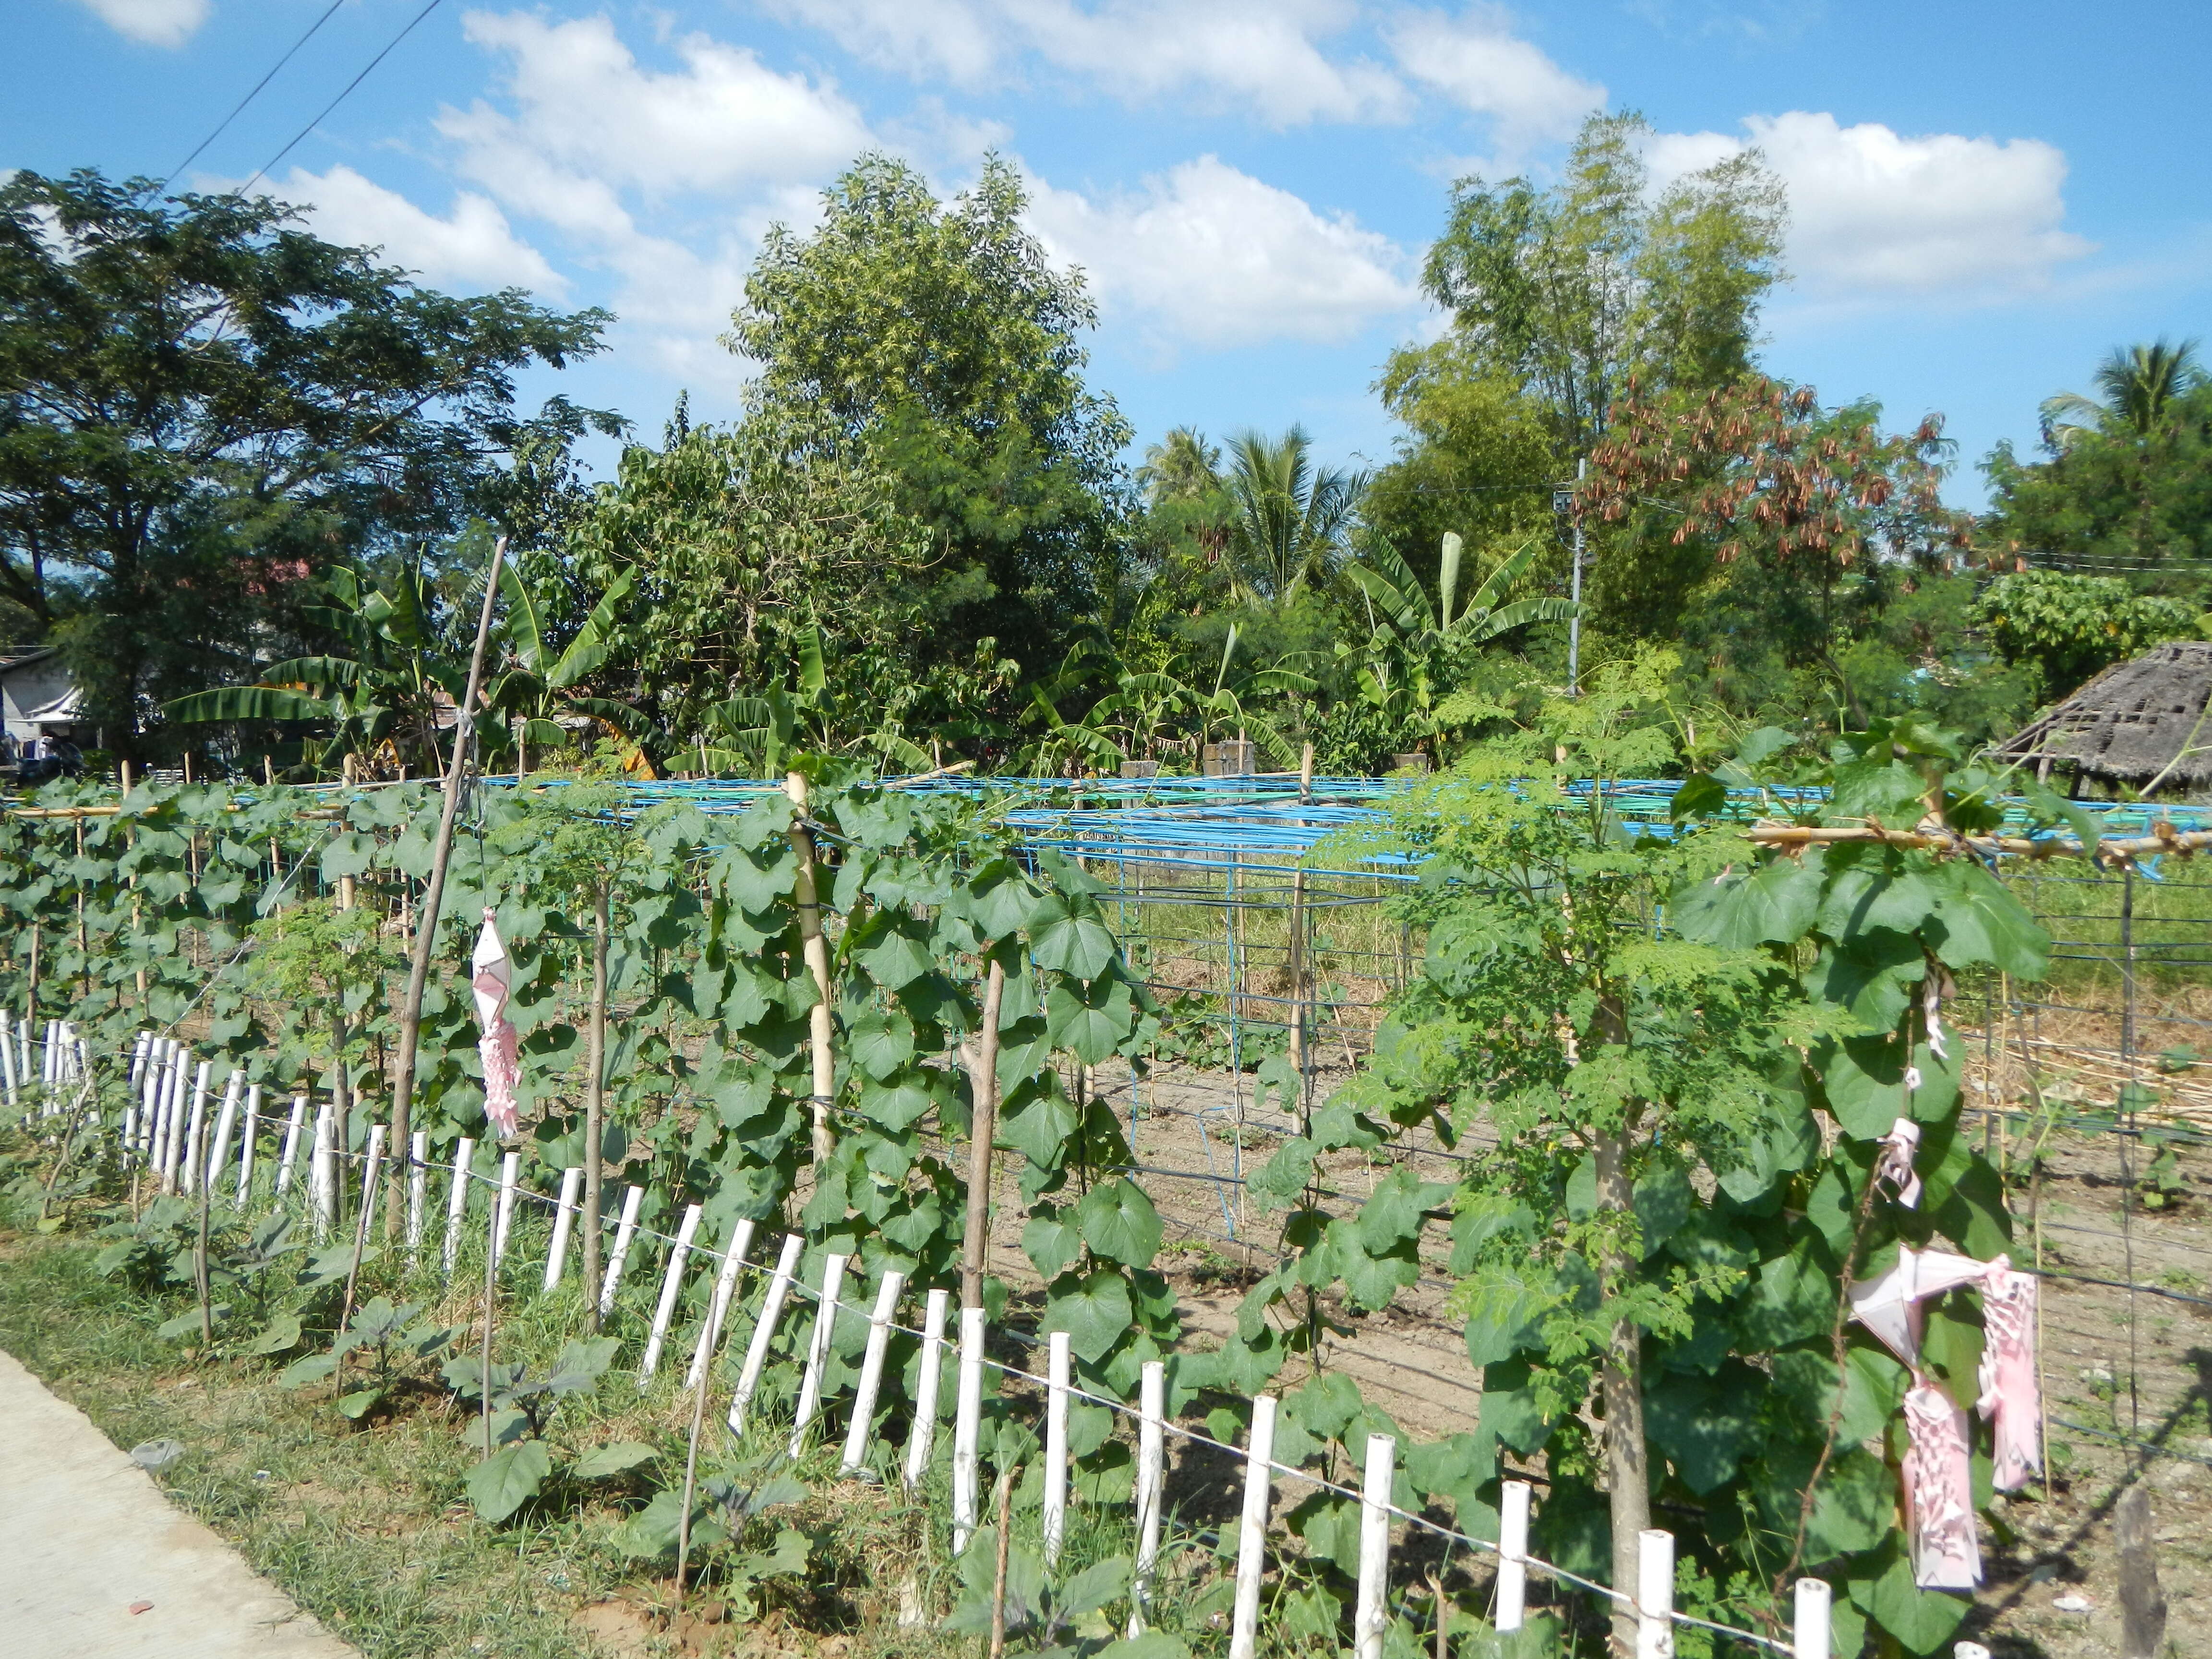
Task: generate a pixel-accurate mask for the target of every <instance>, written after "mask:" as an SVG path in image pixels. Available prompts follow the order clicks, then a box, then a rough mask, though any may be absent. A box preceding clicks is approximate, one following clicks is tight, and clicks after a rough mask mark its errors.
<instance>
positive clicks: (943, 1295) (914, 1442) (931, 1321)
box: [906, 1291, 952, 1492]
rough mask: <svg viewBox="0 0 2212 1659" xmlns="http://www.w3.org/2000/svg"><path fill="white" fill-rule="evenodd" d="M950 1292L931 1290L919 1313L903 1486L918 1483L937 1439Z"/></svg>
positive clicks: (912, 1487)
mask: <svg viewBox="0 0 2212 1659" xmlns="http://www.w3.org/2000/svg"><path fill="white" fill-rule="evenodd" d="M951 1304H952V1292H951V1291H931V1292H930V1293H929V1302H928V1311H927V1313H925V1314H924V1315H923V1316H922V1323H921V1366H920V1368H919V1370H917V1371H916V1373H915V1380H914V1426H913V1427H912V1428H911V1429H910V1430H908V1432H907V1437H906V1489H907V1490H908V1492H912V1491H913V1490H914V1489H915V1487H916V1486H920V1485H921V1477H922V1475H923V1474H925V1473H926V1472H927V1470H928V1468H929V1452H930V1448H931V1447H932V1446H933V1445H934V1444H935V1443H936V1441H937V1395H938V1389H939V1384H940V1383H942V1381H943V1380H944V1376H945V1312H946V1310H948V1309H949V1308H950V1307H951Z"/></svg>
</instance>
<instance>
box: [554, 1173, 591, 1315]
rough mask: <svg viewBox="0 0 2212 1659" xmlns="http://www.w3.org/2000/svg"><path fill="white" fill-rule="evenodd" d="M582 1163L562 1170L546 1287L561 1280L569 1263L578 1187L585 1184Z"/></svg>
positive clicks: (555, 1207) (555, 1208)
mask: <svg viewBox="0 0 2212 1659" xmlns="http://www.w3.org/2000/svg"><path fill="white" fill-rule="evenodd" d="M583 1182H584V1170H583V1166H582V1165H581V1164H579V1165H577V1166H576V1168H574V1169H573V1170H562V1171H561V1201H560V1202H559V1203H558V1204H556V1205H555V1206H553V1248H552V1249H550V1250H548V1251H547V1252H546V1253H545V1288H546V1289H547V1290H549V1291H550V1290H551V1289H553V1288H554V1286H556V1285H558V1284H559V1283H560V1282H561V1273H562V1269H563V1268H565V1267H567V1266H568V1235H569V1234H570V1233H571V1232H573V1231H574V1230H575V1225H576V1188H579V1187H580V1186H581V1185H583Z"/></svg>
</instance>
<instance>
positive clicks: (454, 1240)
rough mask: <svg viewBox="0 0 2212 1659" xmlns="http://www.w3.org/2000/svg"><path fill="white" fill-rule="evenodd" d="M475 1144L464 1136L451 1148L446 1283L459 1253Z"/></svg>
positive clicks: (447, 1211)
mask: <svg viewBox="0 0 2212 1659" xmlns="http://www.w3.org/2000/svg"><path fill="white" fill-rule="evenodd" d="M476 1152H477V1144H476V1142H475V1141H473V1140H471V1139H469V1138H468V1137H467V1136H466V1135H463V1136H462V1137H461V1144H460V1145H459V1146H456V1147H454V1148H453V1186H452V1187H451V1188H448V1189H447V1193H446V1282H447V1284H449V1285H450V1284H452V1283H453V1262H454V1261H455V1260H456V1259H457V1258H458V1257H459V1255H460V1253H461V1222H462V1220H463V1218H465V1217H466V1215H467V1214H468V1208H469V1160H470V1159H471V1158H474V1157H475V1156H476Z"/></svg>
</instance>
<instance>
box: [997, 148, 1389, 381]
mask: <svg viewBox="0 0 2212 1659" xmlns="http://www.w3.org/2000/svg"><path fill="white" fill-rule="evenodd" d="M1031 184H1032V188H1033V191H1034V195H1033V199H1032V202H1031V205H1030V222H1031V224H1032V226H1033V228H1035V229H1036V232H1037V234H1038V235H1039V236H1040V237H1042V239H1043V240H1044V242H1045V244H1046V246H1048V248H1049V249H1050V250H1051V252H1053V253H1054V256H1055V257H1057V258H1060V259H1063V260H1066V261H1071V262H1073V263H1074V264H1080V265H1082V266H1083V267H1084V268H1085V270H1086V272H1087V273H1088V275H1089V276H1090V277H1091V283H1092V284H1093V286H1094V288H1095V289H1097V293H1098V295H1099V298H1100V303H1101V306H1102V307H1103V309H1105V310H1106V311H1108V312H1109V313H1110V312H1115V311H1128V312H1133V313H1137V314H1138V317H1139V320H1140V323H1141V325H1142V326H1143V328H1144V329H1145V331H1146V332H1147V333H1148V334H1150V335H1151V336H1152V338H1153V339H1154V340H1155V342H1156V343H1159V344H1161V345H1164V346H1169V347H1172V346H1176V345H1194V346H1201V347H1214V348H1218V347H1227V346H1240V345H1253V344H1256V343H1260V342H1261V341H1266V340H1277V339H1295V340H1314V341H1340V340H1344V339H1347V338H1349V337H1352V335H1354V334H1356V333H1358V331H1359V330H1361V329H1362V328H1364V327H1365V326H1366V325H1368V324H1370V322H1373V321H1375V320H1376V319H1378V318H1383V317H1388V316H1392V315H1395V314H1398V313H1403V312H1406V311H1407V310H1409V309H1410V308H1412V307H1414V306H1416V305H1418V304H1419V295H1418V294H1417V293H1416V291H1415V289H1413V285H1412V283H1409V282H1408V281H1407V274H1406V273H1407V265H1408V264H1409V263H1410V262H1409V260H1408V258H1407V254H1406V252H1405V251H1404V250H1403V249H1401V248H1400V247H1399V246H1397V244H1395V242H1393V241H1391V240H1390V239H1389V237H1387V236H1383V235H1382V234H1379V233H1377V232H1375V231H1371V230H1364V229H1362V228H1360V226H1359V225H1358V223H1357V222H1355V221H1354V220H1353V219H1352V216H1351V215H1349V214H1334V215H1327V216H1325V215H1322V214H1320V213H1316V211H1315V210H1313V209H1312V208H1311V207H1310V205H1308V204H1306V203H1305V202H1304V200H1302V199H1301V198H1299V197H1297V196H1293V195H1292V194H1291V193H1290V192H1289V191H1285V190H1279V189H1277V188H1275V187H1274V186H1273V185H1267V184H1263V183H1262V182H1261V181H1260V180H1259V179H1255V178H1252V177H1250V176H1249V174H1246V173H1240V172H1238V171H1237V169H1236V168H1235V167H1231V166H1229V165H1228V164H1226V163H1225V162H1224V161H1220V160H1218V158H1216V157H1214V156H1212V155H1202V156H1200V157H1199V158H1198V159H1197V160H1195V161H1185V162H1183V163H1182V164H1181V165H1180V166H1177V167H1173V168H1171V169H1170V170H1169V171H1168V172H1167V173H1164V174H1162V175H1159V176H1158V177H1155V178H1152V179H1147V180H1146V185H1145V189H1144V191H1142V193H1140V194H1138V195H1135V196H1129V197H1111V198H1106V199H1103V200H1093V199H1091V198H1090V197H1085V196H1084V195H1082V194H1081V193H1079V192H1078V191H1063V190H1055V189H1054V188H1052V186H1050V185H1047V184H1045V183H1043V182H1042V180H1032V181H1031Z"/></svg>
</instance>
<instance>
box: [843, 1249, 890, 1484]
mask: <svg viewBox="0 0 2212 1659" xmlns="http://www.w3.org/2000/svg"><path fill="white" fill-rule="evenodd" d="M905 1289H906V1275H905V1274H904V1273H901V1272H899V1271H898V1270H897V1269H896V1267H893V1268H890V1269H887V1270H886V1271H885V1272H884V1282H883V1283H882V1284H881V1285H878V1286H877V1287H876V1308H875V1311H874V1312H873V1313H872V1314H870V1315H869V1316H868V1346H867V1349H866V1352H864V1353H862V1354H861V1356H860V1386H859V1387H858V1388H857V1389H854V1393H853V1421H852V1423H851V1425H849V1426H848V1428H847V1429H846V1431H845V1455H844V1459H843V1461H842V1462H841V1463H840V1464H839V1465H838V1469H837V1472H838V1473H839V1474H859V1473H860V1467H861V1462H862V1460H863V1459H864V1458H866V1455H867V1451H868V1431H869V1430H870V1428H871V1427H872V1425H873V1424H874V1421H875V1415H876V1396H877V1395H878V1394H879V1393H880V1392H881V1391H882V1389H883V1384H884V1354H885V1353H887V1352H889V1351H890V1345H891V1316H892V1315H893V1314H895V1313H896V1312H897V1311H898V1299H899V1294H900V1292H901V1291H904V1290H905Z"/></svg>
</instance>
